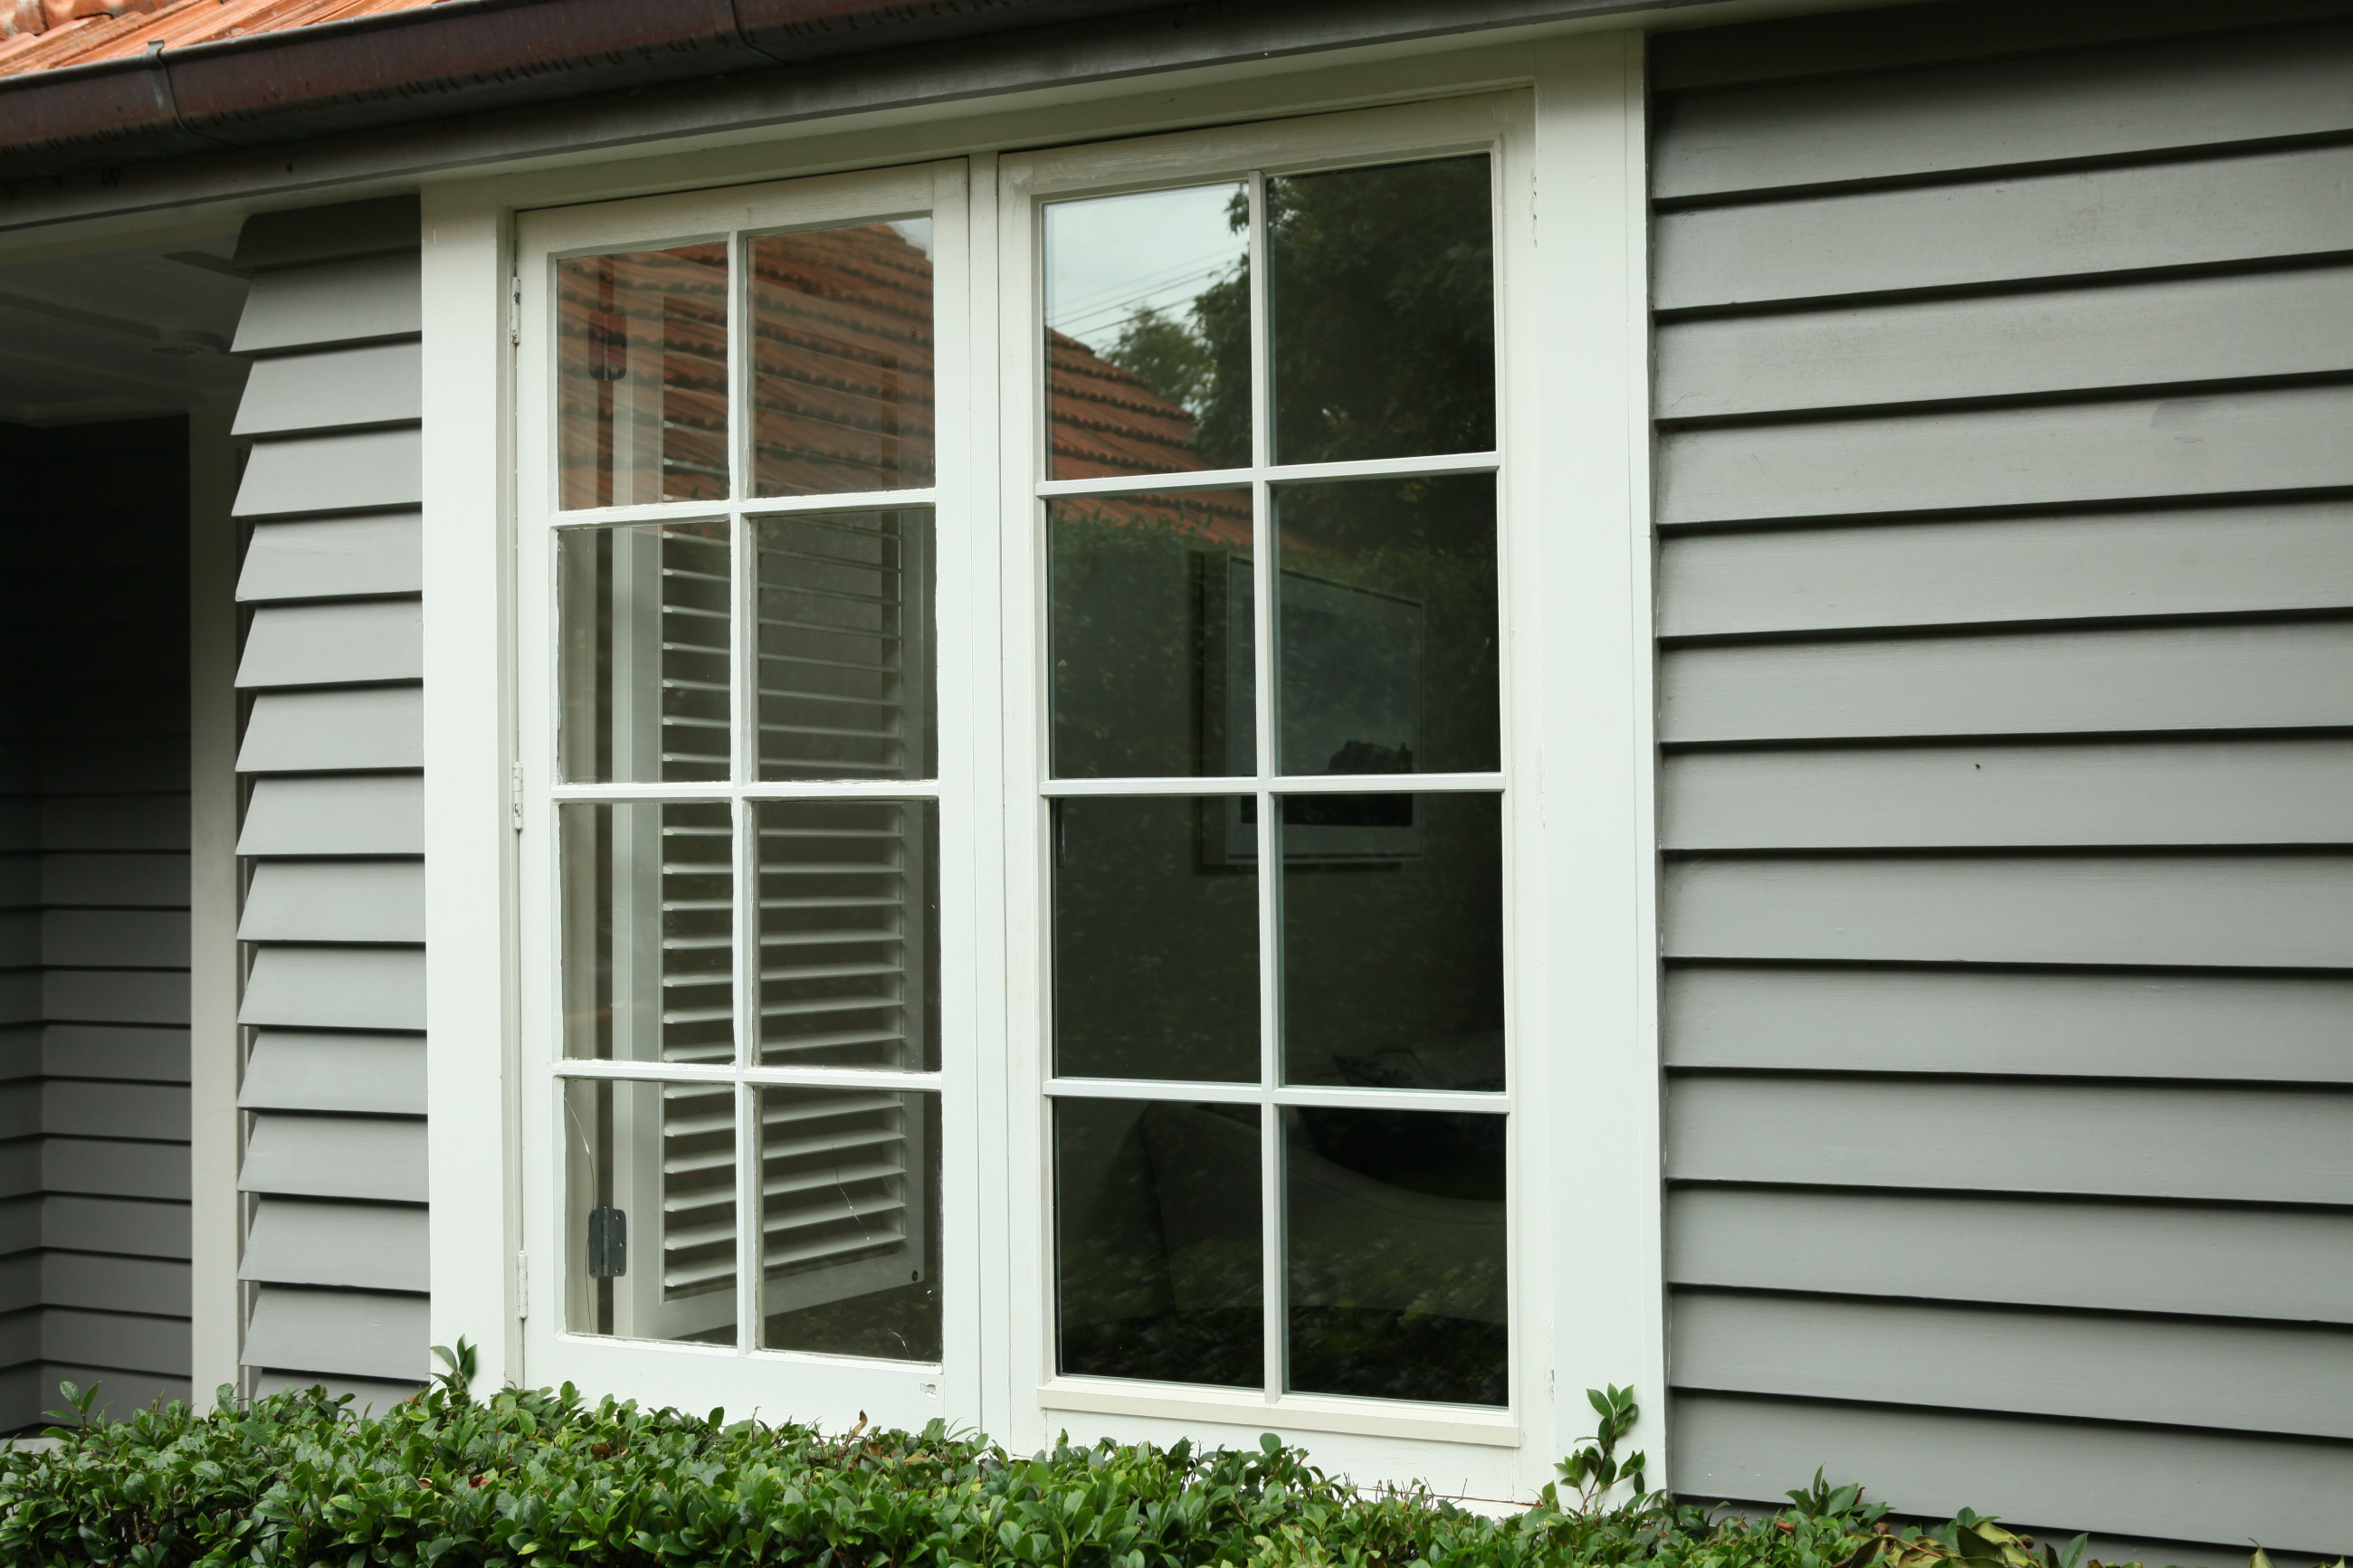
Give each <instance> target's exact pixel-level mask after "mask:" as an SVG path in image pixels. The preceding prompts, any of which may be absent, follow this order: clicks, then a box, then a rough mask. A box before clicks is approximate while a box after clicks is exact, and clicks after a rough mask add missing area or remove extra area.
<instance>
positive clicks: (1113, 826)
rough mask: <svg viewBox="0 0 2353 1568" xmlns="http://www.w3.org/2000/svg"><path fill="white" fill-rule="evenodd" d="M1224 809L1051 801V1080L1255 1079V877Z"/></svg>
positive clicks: (1216, 804)
mask: <svg viewBox="0 0 2353 1568" xmlns="http://www.w3.org/2000/svg"><path fill="white" fill-rule="evenodd" d="M1235 807H1236V803H1235V801H1234V800H1233V798H1232V797H1229V796H1219V795H1211V796H1207V797H1202V798H1194V799H1166V798H1155V799H1143V798H1126V797H1119V796H1104V797H1102V798H1097V799H1078V800H1058V801H1056V802H1054V1070H1055V1071H1056V1072H1057V1073H1059V1074H1060V1075H1061V1076H1063V1077H1065V1078H1150V1079H1185V1080H1192V1081H1205V1082H1212V1083H1256V1082H1257V1081H1258V1079H1259V1018H1258V1013H1259V1001H1258V997H1259V990H1258V874H1257V868H1256V865H1255V863H1254V861H1253V860H1251V859H1248V858H1242V857H1240V856H1239V855H1236V854H1234V853H1232V852H1231V850H1230V849H1229V839H1228V835H1227V832H1226V826H1225V825H1226V821H1227V818H1228V816H1229V814H1232V813H1233V812H1234V811H1235Z"/></svg>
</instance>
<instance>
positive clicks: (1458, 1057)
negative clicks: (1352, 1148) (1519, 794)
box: [1282, 795, 1504, 1090]
mask: <svg viewBox="0 0 2353 1568" xmlns="http://www.w3.org/2000/svg"><path fill="white" fill-rule="evenodd" d="M1282 800H1283V813H1282V1062H1283V1079H1284V1081H1285V1082H1287V1083H1305V1084H1350V1085H1354V1086H1356V1088H1359V1089H1466V1090H1499V1089H1502V1088H1503V1087H1504V836H1503V797H1502V796H1500V795H1285V796H1283V797H1282Z"/></svg>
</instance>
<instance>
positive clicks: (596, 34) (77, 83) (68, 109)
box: [0, 0, 1168, 182]
mask: <svg viewBox="0 0 2353 1568" xmlns="http://www.w3.org/2000/svg"><path fill="white" fill-rule="evenodd" d="M1167 4H1168V0H663V3H662V4H660V5H646V4H644V0H441V3H439V4H438V5H430V6H427V7H422V8H419V9H415V10H407V11H396V12H389V13H385V14H381V15H376V16H363V17H354V18H352V19H349V20H346V21H340V22H325V23H320V24H316V25H314V26H307V27H297V28H290V29H288V30H285V31H281V32H274V33H259V34H253V35H249V36H248V37H239V38H225V39H219V40H216V41H211V42H206V43H201V44H194V45H190V46H187V47H184V48H178V49H170V48H157V49H153V50H151V51H150V52H148V53H147V54H144V55H140V56H137V57H134V58H126V59H111V60H100V61H94V62H91V63H90V64H86V65H76V66H65V67H59V68H56V69H52V70H47V71H36V72H28V73H26V74H25V75H22V76H15V77H5V78H0V182H13V181H16V180H21V179H26V178H36V177H40V176H44V175H51V174H65V173H69V172H70V171H73V170H77V169H89V168H100V167H106V166H110V165H112V166H119V165H121V164H124V163H134V162H138V163H144V162H150V161H154V160H161V159H168V158H176V157H182V156H185V155H187V154H189V153H202V152H206V151H212V150H217V149H220V148H251V147H260V146H268V145H270V144H272V143H278V142H291V141H297V140H300V139H302V138H305V137H311V136H318V135H323V134H328V133H331V132H347V131H360V130H367V129H371V128H374V127H377V126H387V125H395V124H399V123H403V122H408V121H419V120H427V119H434V118H439V117H446V116H450V115H459V114H470V113H480V112H486V111H489V110H499V109H508V108H513V107H517V106H522V105H530V104H535V103H547V102H554V101H556V100H562V99H567V98H575V97H579V96H581V95H583V94H586V93H590V92H601V91H612V90H615V89H631V88H638V87H647V86H652V85H656V84H660V83H669V82H679V81H688V80H693V79H709V78H713V77H719V76H724V75H728V74H731V73H733V72H739V71H753V70H768V69H774V68H778V67H787V66H796V65H803V64H808V63H813V62H816V61H818V60H824V59H829V58H839V57H841V56H845V55H852V54H860V53H865V52H869V51H872V50H881V49H887V48H892V47H902V46H907V45H915V44H924V43H936V42H943V41H950V40H954V39H956V38H964V37H977V36H980V35H983V34H989V33H999V32H1008V31H1012V30H1015V29H1018V28H1027V27H1033V26H1048V25H1051V24H1054V23H1059V22H1069V21H1074V20H1082V19H1086V18H1090V17H1098V16H1114V15H1121V14H1125V13H1132V12H1140V11H1145V10H1150V9H1155V8H1161V7H1166V5H1167Z"/></svg>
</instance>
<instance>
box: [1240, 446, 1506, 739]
mask: <svg viewBox="0 0 2353 1568" xmlns="http://www.w3.org/2000/svg"><path fill="white" fill-rule="evenodd" d="M1275 521H1276V523H1277V524H1278V537H1279V539H1280V541H1281V551H1282V574H1281V575H1280V576H1279V577H1278V578H1277V579H1276V584H1275V594H1276V595H1277V598H1278V599H1279V600H1280V603H1281V612H1282V613H1281V617H1280V625H1281V626H1282V638H1281V645H1280V647H1278V648H1277V650H1276V652H1277V656H1278V658H1279V659H1280V661H1281V668H1282V679H1281V680H1280V681H1279V683H1278V684H1279V686H1280V688H1281V689H1282V724H1281V726H1280V728H1281V731H1282V771H1283V772H1284V773H1293V774H1296V773H1485V772H1490V771H1492V770H1493V769H1494V768H1496V767H1498V766H1499V765H1501V760H1502V751H1501V740H1500V729H1499V721H1498V703H1499V692H1500V687H1499V683H1498V675H1497V665H1496V637H1497V626H1496V602H1497V591H1496V583H1495V481H1494V479H1493V476H1491V475H1487V474H1455V475H1448V476H1444V477H1438V478H1430V479H1362V480H1357V481H1354V482H1351V483H1342V484H1321V485H1284V486H1282V487H1280V488H1279V489H1276V491H1275Z"/></svg>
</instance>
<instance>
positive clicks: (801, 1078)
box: [742, 1067, 947, 1094]
mask: <svg viewBox="0 0 2353 1568" xmlns="http://www.w3.org/2000/svg"><path fill="white" fill-rule="evenodd" d="M742 1076H743V1079H744V1082H746V1083H773V1084H781V1085H783V1086H785V1087H786V1088H790V1089H890V1090H892V1091H893V1092H903V1093H907V1094H914V1093H918V1092H921V1093H928V1094H937V1093H938V1092H940V1089H941V1087H942V1086H943V1085H944V1084H945V1083H946V1082H947V1079H946V1078H945V1077H944V1075H942V1074H940V1073H936V1072H902V1071H901V1070H900V1069H898V1068H851V1067H807V1068H793V1067H751V1068H744V1072H743V1075H742Z"/></svg>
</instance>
